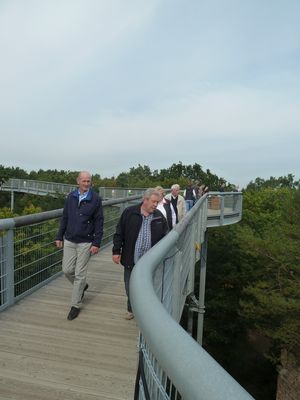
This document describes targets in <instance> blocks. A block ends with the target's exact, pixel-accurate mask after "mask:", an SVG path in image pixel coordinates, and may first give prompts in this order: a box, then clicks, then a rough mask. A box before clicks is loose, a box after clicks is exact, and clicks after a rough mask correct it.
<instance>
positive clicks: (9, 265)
mask: <svg viewBox="0 0 300 400" xmlns="http://www.w3.org/2000/svg"><path fill="white" fill-rule="evenodd" d="M5 236H6V240H5V242H6V276H7V287H6V288H7V305H8V306H10V305H12V304H13V303H14V301H15V282H14V281H15V279H14V274H15V272H14V271H15V266H14V229H13V228H9V229H8V230H7V231H6V234H5Z"/></svg>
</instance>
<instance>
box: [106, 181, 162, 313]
mask: <svg viewBox="0 0 300 400" xmlns="http://www.w3.org/2000/svg"><path fill="white" fill-rule="evenodd" d="M159 198H160V195H159V192H158V191H157V190H155V189H147V190H146V191H145V193H144V197H143V202H142V203H140V204H137V205H133V206H129V207H127V208H126V209H125V210H124V211H123V213H122V215H121V217H120V220H119V222H118V224H117V227H116V232H115V234H114V237H113V248H112V260H113V262H114V263H115V264H122V265H123V267H124V283H125V291H126V294H127V298H128V300H127V314H126V316H125V319H127V320H131V319H133V318H134V315H133V312H132V307H131V303H130V298H129V281H130V276H131V272H132V270H133V268H134V266H135V264H136V263H137V262H138V260H139V259H140V258H141V257H142V256H143V255H144V254H145V253H146V252H147V251H148V250H150V248H151V247H152V246H154V245H155V244H156V243H157V242H158V241H159V240H161V239H162V238H163V237H164V236H165V235H166V234H167V233H168V224H167V220H166V219H165V217H164V216H163V214H162V213H161V212H160V211H159V210H157V205H158V202H159Z"/></svg>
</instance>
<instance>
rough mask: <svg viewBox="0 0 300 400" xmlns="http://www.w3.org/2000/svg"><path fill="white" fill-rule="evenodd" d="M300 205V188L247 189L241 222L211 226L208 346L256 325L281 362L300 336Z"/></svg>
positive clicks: (231, 341)
mask: <svg viewBox="0 0 300 400" xmlns="http://www.w3.org/2000/svg"><path fill="white" fill-rule="evenodd" d="M299 211H300V191H299V189H298V190H295V189H288V188H283V189H276V190H275V189H270V188H266V189H260V190H251V191H246V192H245V193H244V201H243V220H242V222H241V223H240V224H238V225H235V226H231V227H224V228H218V229H213V230H210V231H209V246H208V273H207V292H206V299H207V304H206V305H207V314H206V316H207V318H206V322H205V330H206V334H205V337H206V341H207V346H209V347H211V346H213V345H214V344H217V345H219V344H220V343H223V344H227V345H228V344H230V345H231V346H234V341H235V340H236V337H237V336H239V335H241V334H242V335H246V334H247V332H249V330H252V331H255V332H257V334H258V335H259V336H263V337H265V338H267V339H268V340H269V343H270V346H269V347H268V348H266V349H265V351H266V355H267V357H270V358H272V360H273V361H275V362H278V361H279V355H280V351H281V349H282V348H285V349H287V350H289V351H290V350H293V348H294V347H295V346H296V344H297V343H299V342H300V285H299V281H300V247H299V243H300V212H299ZM226 356H227V354H226V352H224V358H226Z"/></svg>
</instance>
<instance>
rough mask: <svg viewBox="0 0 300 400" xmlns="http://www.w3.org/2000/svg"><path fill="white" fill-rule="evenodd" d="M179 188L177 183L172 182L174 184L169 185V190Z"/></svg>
mask: <svg viewBox="0 0 300 400" xmlns="http://www.w3.org/2000/svg"><path fill="white" fill-rule="evenodd" d="M173 189H175V190H180V186H179V185H178V183H174V185H172V186H171V190H173Z"/></svg>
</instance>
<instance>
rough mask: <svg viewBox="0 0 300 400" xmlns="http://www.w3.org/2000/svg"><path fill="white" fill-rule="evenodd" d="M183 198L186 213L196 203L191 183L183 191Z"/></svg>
mask: <svg viewBox="0 0 300 400" xmlns="http://www.w3.org/2000/svg"><path fill="white" fill-rule="evenodd" d="M183 197H184V199H185V205H186V211H190V209H191V208H192V207H193V205H194V204H195V201H196V192H195V189H194V188H193V185H192V184H191V183H189V184H188V186H187V188H186V189H185V190H184V192H183Z"/></svg>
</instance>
